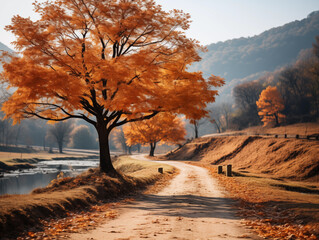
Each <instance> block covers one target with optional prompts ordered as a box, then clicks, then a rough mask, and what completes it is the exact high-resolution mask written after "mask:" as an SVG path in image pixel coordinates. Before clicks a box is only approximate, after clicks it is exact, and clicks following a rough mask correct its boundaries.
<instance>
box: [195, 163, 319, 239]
mask: <svg viewBox="0 0 319 240" xmlns="http://www.w3.org/2000/svg"><path fill="white" fill-rule="evenodd" d="M193 164H197V165H201V166H203V167H206V168H208V169H209V171H210V172H211V174H212V176H213V177H214V178H217V179H218V180H219V182H220V183H221V185H223V186H224V187H225V189H226V190H227V192H228V193H229V194H230V196H231V197H232V198H234V199H236V200H238V214H239V215H240V216H241V217H242V218H244V219H245V224H246V225H247V226H249V227H250V228H252V229H254V231H256V232H257V233H258V234H259V235H260V236H262V237H265V238H271V239H318V238H319V197H318V196H319V183H316V184H313V183H312V184H310V183H301V182H295V181H289V180H276V179H271V178H267V177H265V176H264V175H258V174H243V173H240V174H238V173H237V174H236V173H235V176H233V177H226V176H224V175H219V174H217V171H216V167H212V166H211V165H209V164H205V163H200V162H199V163H194V162H193ZM282 185H284V186H286V187H287V186H289V187H291V189H290V190H286V189H285V188H283V187H282ZM296 187H298V188H296ZM292 189H294V191H291V190H292ZM298 189H299V190H300V189H309V190H312V191H313V194H305V193H300V192H298V191H296V190H298ZM317 191H318V192H317Z"/></svg>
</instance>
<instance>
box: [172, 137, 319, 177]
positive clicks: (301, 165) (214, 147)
mask: <svg viewBox="0 0 319 240" xmlns="http://www.w3.org/2000/svg"><path fill="white" fill-rule="evenodd" d="M317 156H319V142H318V141H309V140H301V139H284V138H281V139H277V138H268V137H266V138H264V137H258V136H230V137H206V138H201V139H197V140H195V141H193V142H191V143H188V144H186V145H185V146H184V147H183V148H181V149H179V150H177V151H176V152H174V153H173V154H170V155H168V157H169V159H180V160H195V161H203V162H206V163H210V164H216V165H227V164H232V165H233V168H234V169H235V170H241V171H247V172H250V173H256V174H266V175H268V176H269V177H274V178H289V179H294V180H307V181H312V182H318V181H319V161H318V158H317Z"/></svg>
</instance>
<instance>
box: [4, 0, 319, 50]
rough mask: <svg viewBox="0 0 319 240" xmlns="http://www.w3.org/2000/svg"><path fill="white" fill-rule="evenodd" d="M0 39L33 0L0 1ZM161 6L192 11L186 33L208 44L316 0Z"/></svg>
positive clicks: (257, 28)
mask: <svg viewBox="0 0 319 240" xmlns="http://www.w3.org/2000/svg"><path fill="white" fill-rule="evenodd" d="M1 2H2V6H1V10H0V36H1V37H0V42H2V43H4V44H5V45H7V46H9V47H11V48H13V46H12V45H11V44H10V42H12V41H13V40H14V37H13V36H12V34H11V33H8V32H6V31H5V30H4V29H3V28H4V27H5V26H6V25H8V24H10V22H11V18H12V16H14V15H16V14H19V15H21V16H23V17H29V16H30V17H31V18H32V19H35V18H36V14H35V13H34V12H33V6H32V3H33V2H34V1H33V0H10V1H1ZM39 2H43V0H39ZM156 2H157V3H158V4H160V5H162V7H163V9H165V10H171V9H173V8H176V9H181V10H183V11H184V12H187V13H190V14H191V19H192V21H193V22H192V24H191V28H190V29H189V30H188V31H187V35H188V36H189V37H191V38H195V39H197V40H199V41H200V42H201V44H204V45H206V44H211V43H216V42H218V41H226V40H229V39H233V38H240V37H249V36H254V35H257V34H260V33H261V32H263V31H265V30H268V29H270V28H273V27H278V26H281V25H283V24H286V23H288V22H291V21H294V20H301V19H303V18H306V17H307V15H308V14H309V13H311V12H313V11H317V10H319V1H317V0H280V1H278V0H268V1H255V0H223V1H220V0H200V1H198V0H197V1H196V0H173V1H172V0H156Z"/></svg>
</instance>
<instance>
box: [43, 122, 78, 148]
mask: <svg viewBox="0 0 319 240" xmlns="http://www.w3.org/2000/svg"><path fill="white" fill-rule="evenodd" d="M72 130H73V124H72V122H70V121H66V122H59V123H56V124H54V125H52V126H51V127H50V128H49V132H48V134H49V135H50V136H52V138H53V139H54V141H55V142H56V144H57V145H58V148H59V152H60V153H63V147H64V146H65V144H66V143H67V142H68V141H69V139H70V136H71V132H72Z"/></svg>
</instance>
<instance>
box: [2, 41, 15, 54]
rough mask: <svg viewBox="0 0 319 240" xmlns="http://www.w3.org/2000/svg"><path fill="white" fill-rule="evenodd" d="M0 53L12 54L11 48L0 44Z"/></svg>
mask: <svg viewBox="0 0 319 240" xmlns="http://www.w3.org/2000/svg"><path fill="white" fill-rule="evenodd" d="M0 51H7V52H14V51H13V50H12V49H11V48H9V47H8V46H6V45H4V44H3V43H2V42H0Z"/></svg>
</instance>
